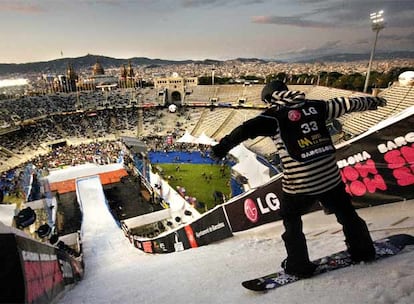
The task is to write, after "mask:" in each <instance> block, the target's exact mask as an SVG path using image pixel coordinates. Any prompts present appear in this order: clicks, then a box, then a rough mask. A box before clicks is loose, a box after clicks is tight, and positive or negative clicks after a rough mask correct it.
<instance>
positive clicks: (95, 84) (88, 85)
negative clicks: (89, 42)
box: [79, 59, 118, 90]
mask: <svg viewBox="0 0 414 304" xmlns="http://www.w3.org/2000/svg"><path fill="white" fill-rule="evenodd" d="M79 85H80V86H82V88H83V89H87V90H95V89H97V88H98V89H102V90H111V89H112V88H114V87H116V86H118V77H115V76H111V75H105V70H104V68H103V67H102V65H101V63H100V62H99V59H96V63H95V64H94V65H93V67H92V76H90V77H88V78H85V79H83V80H82V83H80V84H79Z"/></svg>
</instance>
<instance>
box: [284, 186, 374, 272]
mask: <svg viewBox="0 0 414 304" xmlns="http://www.w3.org/2000/svg"><path fill="white" fill-rule="evenodd" d="M318 201H319V202H320V203H321V204H322V205H323V206H324V207H325V208H327V209H328V210H329V211H331V212H332V213H334V214H335V216H336V219H337V221H338V223H340V224H341V225H342V229H343V232H344V235H345V242H346V244H347V246H348V250H349V253H350V254H351V257H352V259H353V260H354V261H357V262H358V261H362V260H364V261H366V260H370V259H373V258H374V257H375V249H374V246H373V244H372V239H371V236H370V234H369V231H368V227H367V225H366V223H365V221H364V220H363V219H361V218H360V217H359V216H358V214H357V213H356V211H355V209H354V207H353V206H352V204H351V197H350V196H349V194H348V193H347V192H346V191H345V185H344V184H343V183H340V184H339V185H338V186H336V187H334V188H333V189H331V190H329V191H327V192H324V193H322V194H318V195H298V194H289V193H283V196H282V199H281V201H280V215H281V216H282V219H283V225H284V226H285V232H284V233H283V235H282V239H283V241H284V242H285V246H286V251H287V255H288V257H287V262H288V264H291V265H293V264H296V265H298V267H299V266H300V265H304V264H306V263H309V255H308V248H307V245H306V239H305V235H304V234H303V230H302V228H303V227H302V219H301V216H302V215H303V214H304V213H305V212H306V211H308V210H309V209H310V208H311V207H312V206H313V205H314V204H315V203H316V202H318Z"/></svg>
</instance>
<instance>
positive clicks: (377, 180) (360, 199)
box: [337, 115, 414, 207]
mask: <svg viewBox="0 0 414 304" xmlns="http://www.w3.org/2000/svg"><path fill="white" fill-rule="evenodd" d="M413 126H414V115H409V116H407V117H405V118H403V119H400V120H399V121H395V122H393V123H392V124H390V125H387V126H385V127H384V128H383V129H380V130H377V131H375V132H373V133H371V134H369V135H367V136H364V137H361V138H359V139H357V140H355V141H353V142H352V143H351V144H348V145H346V146H343V147H340V148H339V149H338V150H337V163H338V166H339V168H340V170H341V175H342V180H343V181H344V182H345V184H346V189H347V192H348V193H349V194H351V195H352V200H353V202H354V204H355V205H356V206H357V207H367V206H373V205H379V204H385V203H392V202H396V201H402V200H404V199H407V200H408V199H413V198H414V129H413Z"/></svg>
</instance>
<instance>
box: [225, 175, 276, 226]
mask: <svg viewBox="0 0 414 304" xmlns="http://www.w3.org/2000/svg"><path fill="white" fill-rule="evenodd" d="M281 188H282V185H281V179H280V178H277V179H274V180H272V182H270V183H269V184H266V185H264V186H262V187H260V188H258V189H256V190H255V191H253V192H248V193H246V194H244V195H241V196H240V197H239V198H238V199H236V200H235V201H232V202H231V203H228V204H225V205H224V208H225V211H226V213H227V217H228V219H229V222H230V226H231V228H232V231H233V232H237V231H242V230H246V229H250V228H253V227H256V226H260V225H263V224H266V223H270V222H273V221H276V220H279V219H280V215H279V209H280V202H279V198H278V197H280V195H281Z"/></svg>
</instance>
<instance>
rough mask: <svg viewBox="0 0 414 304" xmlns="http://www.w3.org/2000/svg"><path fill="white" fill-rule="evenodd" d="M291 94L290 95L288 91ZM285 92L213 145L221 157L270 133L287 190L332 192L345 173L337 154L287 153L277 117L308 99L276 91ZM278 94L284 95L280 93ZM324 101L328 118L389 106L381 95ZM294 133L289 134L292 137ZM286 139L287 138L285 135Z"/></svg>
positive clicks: (313, 192) (294, 93) (291, 191)
mask: <svg viewBox="0 0 414 304" xmlns="http://www.w3.org/2000/svg"><path fill="white" fill-rule="evenodd" d="M287 92H289V93H291V94H290V95H289V94H288V93H287ZM275 94H281V95H284V96H283V97H282V98H278V100H277V102H274V103H273V106H272V107H270V108H269V109H268V110H266V111H265V112H263V113H262V114H261V115H259V116H257V117H255V118H252V119H250V120H247V121H246V122H244V123H243V124H242V125H240V126H238V127H237V128H235V129H234V130H233V131H232V132H231V133H230V134H228V135H226V136H225V137H223V138H222V140H221V141H220V143H219V144H218V145H216V146H215V147H213V153H216V154H217V155H218V156H220V154H223V152H224V153H226V152H228V151H229V150H230V149H231V148H233V147H235V146H237V145H238V144H239V143H241V142H243V141H245V140H247V139H248V138H255V137H257V136H270V137H272V138H273V140H274V141H275V144H276V149H277V153H278V154H279V157H280V161H281V166H282V169H283V179H282V188H283V191H284V192H287V193H292V194H297V193H300V194H308V195H311V194H319V193H322V192H325V191H328V190H330V189H332V188H333V187H335V186H336V185H338V184H339V183H340V182H341V175H340V173H339V168H338V166H337V164H336V159H335V155H334V154H330V155H327V156H324V157H322V158H318V159H315V160H310V161H307V162H300V161H297V160H295V159H293V158H292V157H291V156H290V155H289V154H288V152H287V149H286V146H285V144H284V142H283V140H282V138H281V134H280V128H279V126H278V121H277V119H276V113H277V111H278V110H279V109H280V107H284V106H292V105H293V106H294V104H300V103H304V102H306V101H307V100H306V99H305V96H304V94H303V93H299V92H294V91H285V92H281V93H280V92H275V93H274V94H273V96H272V98H273V97H274V96H275ZM276 97H280V95H279V96H276ZM320 102H323V103H324V104H325V105H326V107H325V110H326V113H325V119H326V120H327V121H328V120H331V119H334V118H338V117H340V116H341V115H343V114H345V113H350V112H358V111H365V110H375V109H376V108H377V107H378V106H385V104H386V101H385V100H384V99H383V98H378V97H355V98H345V97H340V98H332V99H329V100H327V101H320ZM290 135H291V134H287V136H290ZM285 138H286V137H285Z"/></svg>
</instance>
